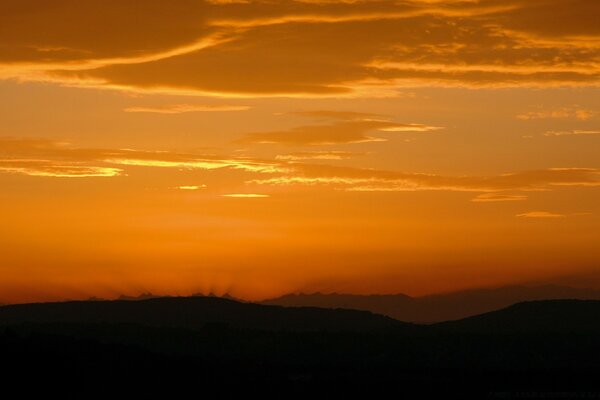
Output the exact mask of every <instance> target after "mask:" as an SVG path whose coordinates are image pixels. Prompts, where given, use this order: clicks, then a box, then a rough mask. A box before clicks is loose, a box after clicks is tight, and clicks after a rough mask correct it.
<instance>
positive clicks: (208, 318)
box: [0, 296, 413, 331]
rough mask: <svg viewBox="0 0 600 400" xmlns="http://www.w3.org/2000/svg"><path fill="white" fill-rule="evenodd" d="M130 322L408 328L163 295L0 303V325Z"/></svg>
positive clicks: (378, 319)
mask: <svg viewBox="0 0 600 400" xmlns="http://www.w3.org/2000/svg"><path fill="white" fill-rule="evenodd" d="M53 322H62V323H113V324H120V323H128V324H142V325H147V326H160V327H174V328H187V329H200V328H203V327H204V326H206V325H207V324H209V325H214V324H222V325H227V326H231V327H233V328H244V329H266V330H295V331H307V330H308V331H310V330H357V331H362V330H372V329H384V328H407V329H409V328H412V327H413V326H412V325H411V324H406V323H402V322H400V321H396V320H394V319H392V318H389V317H385V316H382V315H376V314H373V313H371V312H368V311H357V310H330V309H324V308H316V307H299V308H285V307H281V306H268V305H260V304H253V303H241V302H237V301H234V300H230V299H224V298H218V297H212V296H211V297H200V296H194V297H163V298H150V299H145V300H136V301H129V300H113V301H67V302H57V303H34V304H16V305H7V306H3V307H0V324H1V325H10V324H20V323H53Z"/></svg>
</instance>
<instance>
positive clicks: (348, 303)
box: [260, 285, 600, 323]
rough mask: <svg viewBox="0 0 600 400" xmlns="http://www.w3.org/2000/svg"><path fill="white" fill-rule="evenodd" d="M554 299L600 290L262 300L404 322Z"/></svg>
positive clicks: (597, 295) (597, 294)
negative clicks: (363, 312) (352, 311)
mask: <svg viewBox="0 0 600 400" xmlns="http://www.w3.org/2000/svg"><path fill="white" fill-rule="evenodd" d="M554 299H556V300H558V299H582V300H585V299H590V300H600V290H599V289H581V288H573V287H568V286H558V285H543V286H520V285H516V286H505V287H499V288H488V289H472V290H464V291H459V292H454V293H447V294H437V295H429V296H422V297H410V296H407V295H405V294H392V295H352V294H338V293H332V294H323V293H314V294H303V293H300V294H288V295H284V296H281V297H278V298H275V299H269V300H264V301H262V302H260V303H261V304H269V305H282V306H287V307H297V306H298V307H306V306H311V307H323V308H350V309H355V310H366V311H371V312H374V313H377V314H382V315H387V316H389V317H392V318H395V319H398V320H400V321H410V322H415V323H434V322H441V321H449V320H456V319H461V318H465V317H469V316H473V315H478V314H483V313H486V312H489V311H494V310H499V309H502V308H505V307H508V306H510V305H512V304H516V303H519V302H523V301H532V300H554Z"/></svg>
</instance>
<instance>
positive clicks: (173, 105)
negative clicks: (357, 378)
mask: <svg viewBox="0 0 600 400" xmlns="http://www.w3.org/2000/svg"><path fill="white" fill-rule="evenodd" d="M598 15H600V2H598V1H597V0H502V1H500V0H479V1H478V0H412V1H410V0H406V1H402V0H396V1H391V0H286V1H283V0H282V1H276V0H205V1H201V0H170V1H159V0H147V1H143V2H140V1H134V0H118V1H117V0H53V1H51V2H49V1H41V0H3V1H2V2H1V3H0V121H1V123H0V302H4V303H9V302H29V301H47V300H61V299H82V298H88V297H92V296H94V297H103V298H114V297H118V296H119V295H122V294H126V295H136V294H139V293H145V292H151V293H155V294H162V295H190V294H193V293H211V292H212V293H215V294H218V295H222V294H225V293H228V294H231V295H233V296H236V297H239V298H244V299H250V300H257V299H264V298H269V297H274V296H278V295H281V294H284V293H288V292H315V291H321V292H344V293H359V294H369V293H406V294H409V295H424V294H430V293H440V292H448V291H455V290H463V289H468V288H478V287H489V286H499V285H508V284H519V283H531V282H555V283H564V282H568V283H570V284H579V285H584V286H598V287H600V246H599V245H598V244H599V243H600V87H599V84H600V24H598V23H597V17H598Z"/></svg>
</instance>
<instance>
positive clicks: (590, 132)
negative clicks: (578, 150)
mask: <svg viewBox="0 0 600 400" xmlns="http://www.w3.org/2000/svg"><path fill="white" fill-rule="evenodd" d="M595 135H600V130H580V129H575V130H572V131H548V132H546V133H544V136H595Z"/></svg>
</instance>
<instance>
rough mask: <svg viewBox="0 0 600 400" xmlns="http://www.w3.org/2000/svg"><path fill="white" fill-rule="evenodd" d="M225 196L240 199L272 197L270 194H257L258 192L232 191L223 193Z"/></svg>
mask: <svg viewBox="0 0 600 400" xmlns="http://www.w3.org/2000/svg"><path fill="white" fill-rule="evenodd" d="M222 196H223V197H234V198H240V199H260V198H266V197H270V196H269V195H268V194H257V193H231V194H223V195H222Z"/></svg>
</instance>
